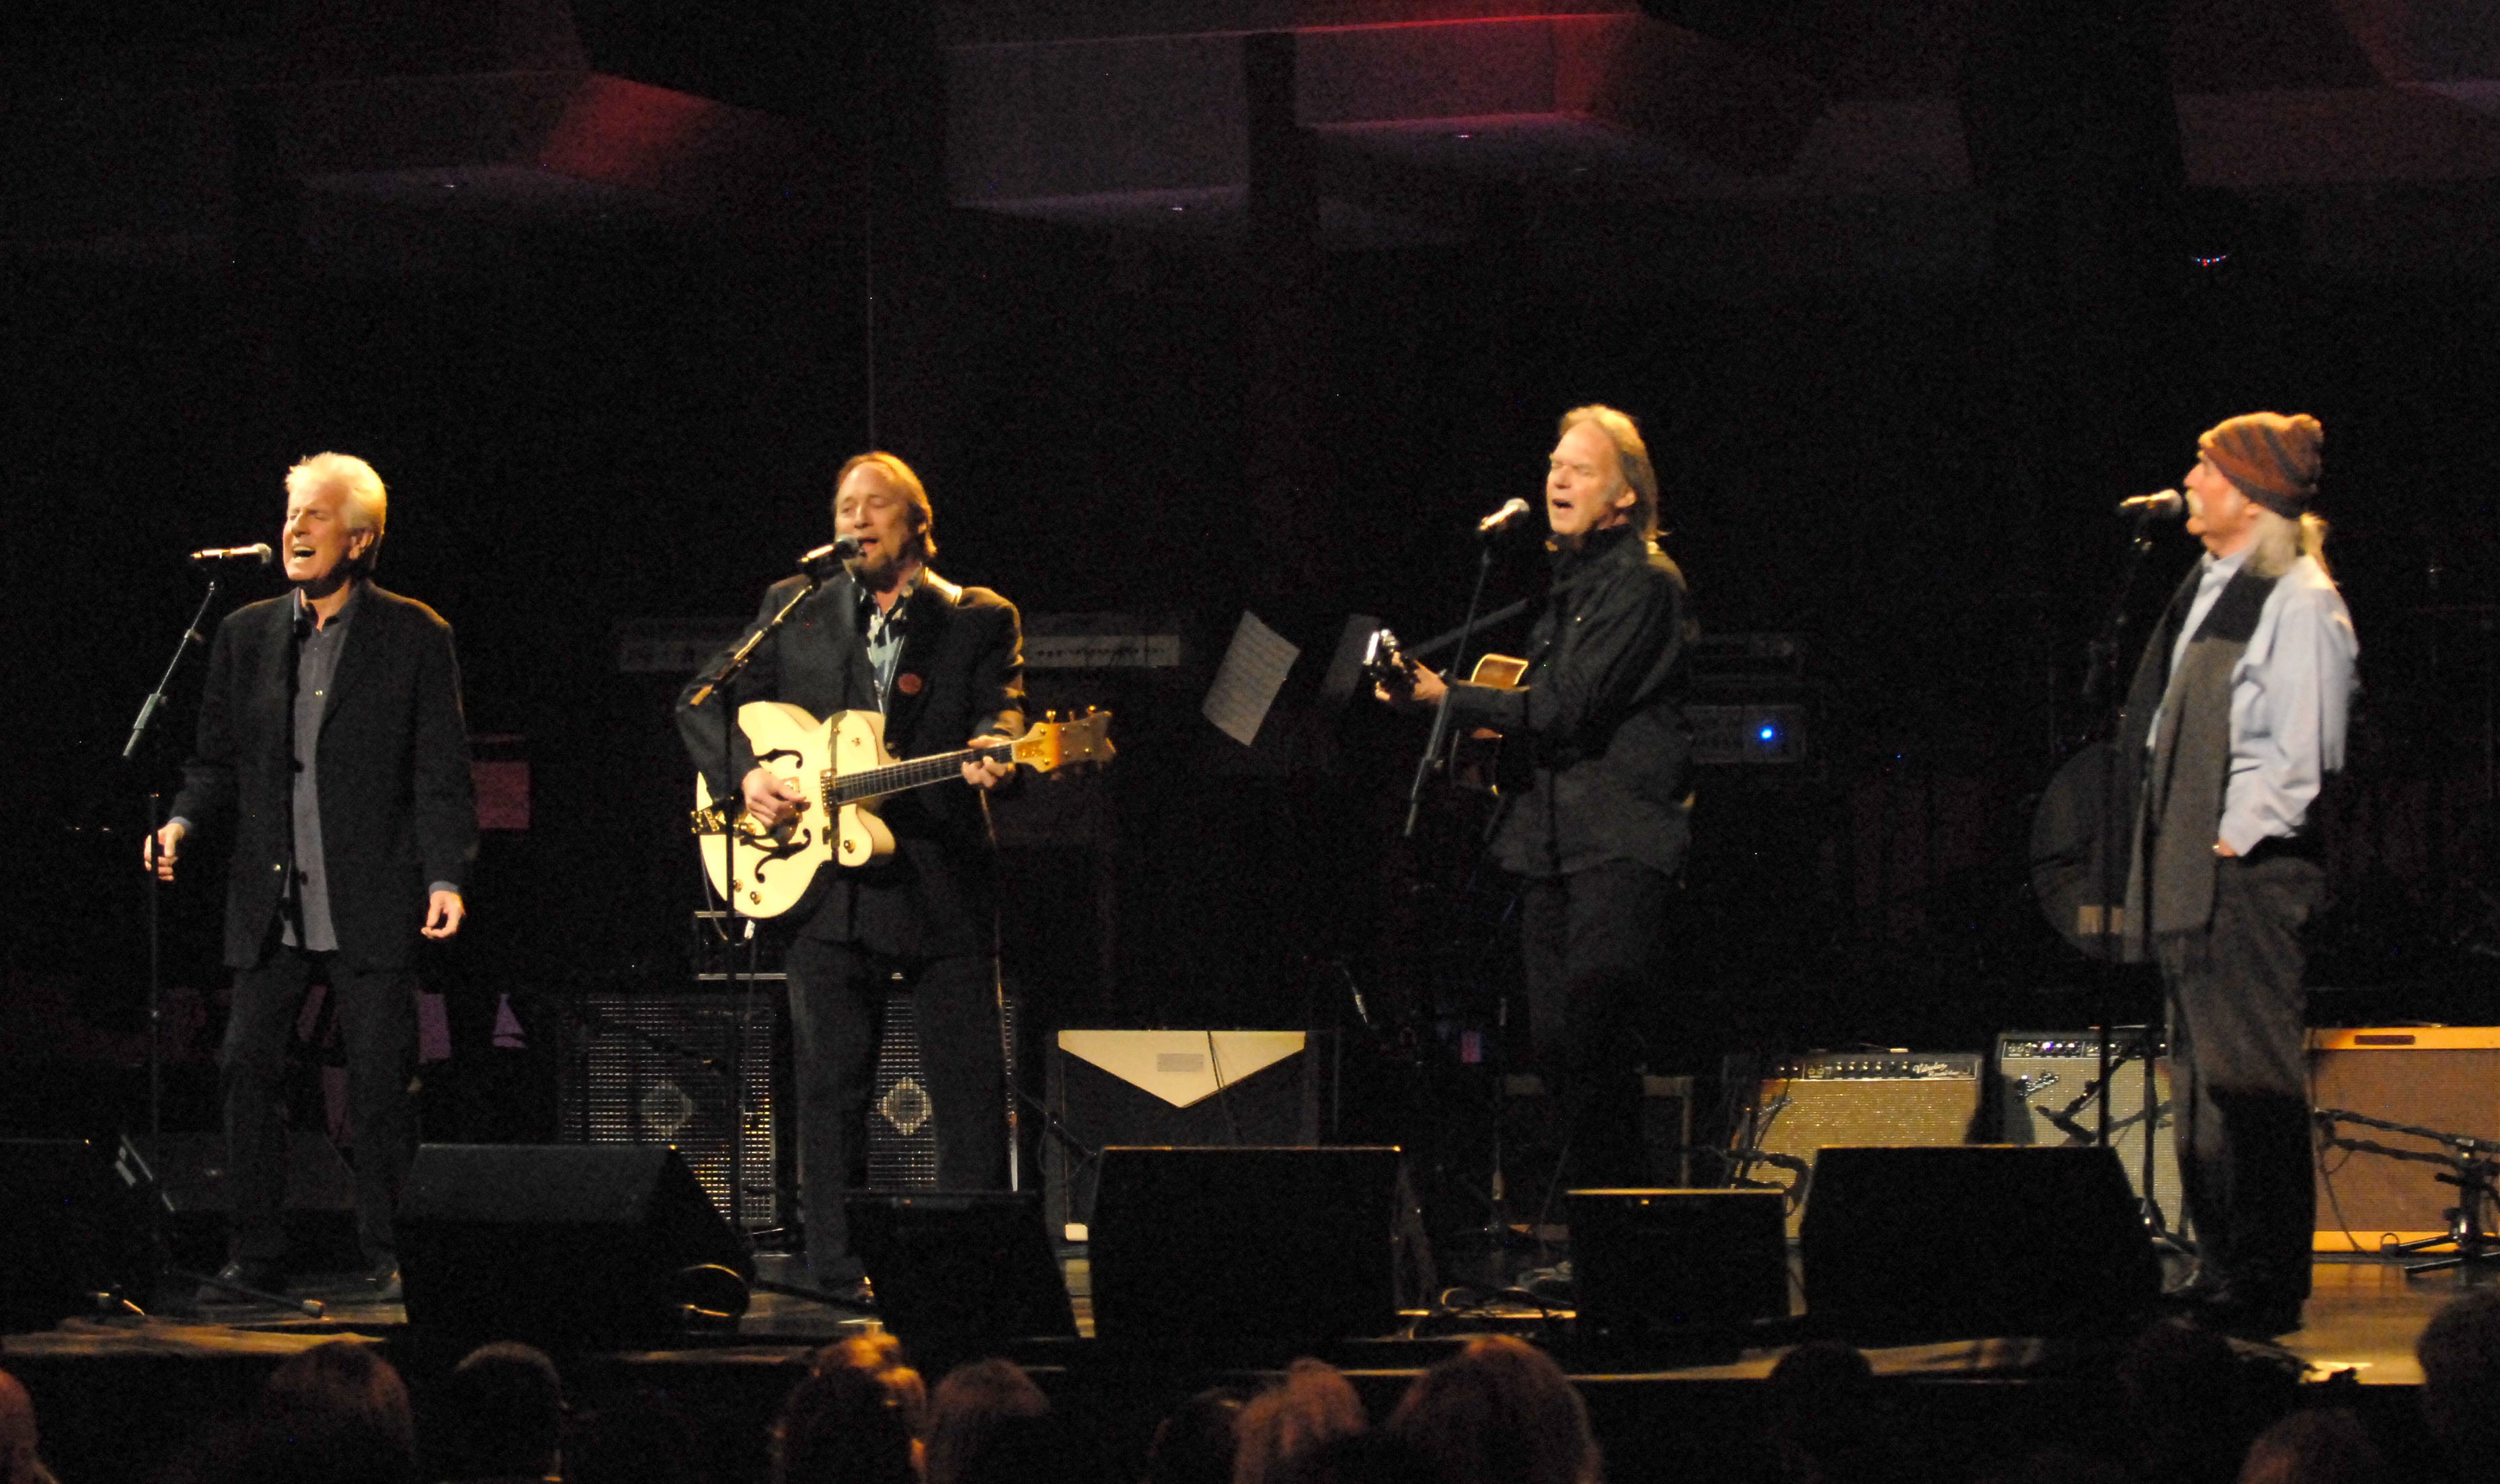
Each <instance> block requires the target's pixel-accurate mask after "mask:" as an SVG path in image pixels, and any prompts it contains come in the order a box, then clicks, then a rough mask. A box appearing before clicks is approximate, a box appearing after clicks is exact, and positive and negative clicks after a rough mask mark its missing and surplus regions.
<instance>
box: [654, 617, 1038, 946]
mask: <svg viewBox="0 0 2500 1484" xmlns="http://www.w3.org/2000/svg"><path fill="white" fill-rule="evenodd" d="M804 580H805V579H804V578H800V577H786V578H784V579H782V580H781V581H779V582H776V583H774V584H773V586H772V587H771V588H770V589H768V590H767V591H766V592H765V594H764V602H763V604H762V605H761V606H760V607H759V608H758V609H757V610H756V614H755V621H754V622H753V623H752V624H749V625H748V626H747V630H746V632H747V634H752V633H754V632H755V631H756V630H757V629H760V628H762V627H763V626H764V625H765V624H766V623H768V622H770V621H771V619H772V617H773V614H775V613H777V612H779V611H780V610H781V606H782V605H783V604H785V603H787V602H789V601H790V599H791V597H792V596H793V595H794V594H796V593H797V592H798V591H799V588H800V586H801V584H802V583H803V581H804ZM860 602H861V590H860V586H859V584H858V583H857V582H855V581H853V580H852V579H851V577H849V575H848V574H844V575H842V576H839V577H835V578H834V579H833V580H831V581H829V582H827V583H826V584H825V585H824V586H822V587H820V588H818V589H817V590H816V593H815V595H814V596H813V597H810V598H809V599H807V601H806V602H805V603H803V604H801V605H800V606H799V609H798V610H797V611H796V612H794V613H792V614H791V615H790V620H789V622H787V623H786V624H784V625H783V626H782V628H781V632H780V633H779V634H777V635H775V636H773V638H772V639H771V640H768V641H766V642H765V643H764V644H763V645H762V646H761V647H759V648H758V649H757V650H756V651H755V658H754V660H753V661H752V662H751V663H750V664H749V665H748V667H747V669H746V673H745V674H744V675H742V676H740V677H739V680H738V682H737V686H736V694H735V695H734V696H731V695H726V694H724V695H719V696H715V697H713V698H712V699H711V700H710V701H708V702H707V703H705V705H704V706H703V707H702V708H700V709H697V708H695V707H693V706H692V705H690V704H689V703H690V702H691V700H692V698H693V695H694V692H695V691H696V690H697V689H698V688H700V685H701V681H700V680H697V681H690V682H688V684H687V685H686V687H685V689H684V690H683V691H681V692H679V693H678V696H677V708H676V709H677V730H678V733H679V734H680V735H681V736H682V737H683V738H684V739H685V743H686V752H687V754H688V756H690V757H692V758H693V760H694V764H695V767H696V769H697V770H699V771H700V772H701V773H702V774H703V775H705V777H706V778H707V779H708V780H709V782H710V785H711V791H712V797H713V798H715V799H731V798H735V797H737V793H738V784H739V781H740V780H741V779H743V778H744V777H745V776H746V775H747V773H748V772H749V771H750V770H752V769H753V768H754V767H755V754H754V752H753V750H752V749H751V748H749V747H748V746H747V743H746V736H745V734H744V733H742V732H740V731H738V730H737V729H736V728H734V727H733V728H730V729H729V733H730V737H729V745H730V752H729V768H730V772H729V773H728V774H727V775H723V774H722V772H721V757H722V752H721V742H722V738H721V730H722V727H723V725H724V724H725V718H726V716H727V715H728V713H729V710H730V709H731V708H730V706H729V705H728V703H730V702H732V701H735V702H736V703H738V704H740V705H742V704H744V703H746V702H749V701H783V702H787V703H789V704H790V705H792V706H796V707H799V708H800V709H804V710H806V712H807V713H808V714H809V715H811V716H816V717H820V718H821V717H827V716H831V715H832V714H833V713H834V712H836V711H844V710H874V709H876V680H875V676H874V674H873V673H872V671H871V669H870V667H869V660H868V643H867V641H866V640H865V639H864V638H863V637H862V635H861V633H860V626H859V606H860ZM744 642H745V636H744V635H741V636H740V643H744ZM733 647H735V646H733ZM728 653H729V651H728V650H724V651H722V652H721V653H720V654H719V655H715V656H714V657H713V659H712V661H711V663H710V664H707V665H706V666H705V667H704V674H706V675H709V674H711V673H712V672H713V671H715V670H716V669H718V668H719V665H720V662H721V661H722V660H723V659H726V658H727V657H728ZM993 732H995V733H999V734H1001V735H1003V736H1007V737H1017V736H1021V735H1022V734H1023V732H1024V639H1023V631H1022V628H1021V626H1020V625H1019V623H1018V621H1017V618H1016V610H1015V605H1013V604H1011V603H1009V602H1007V600H1006V599H1004V598H1002V597H1000V596H999V595H998V594H997V593H994V592H992V591H990V590H989V589H987V588H984V587H958V586H956V585H955V584H954V583H952V582H949V581H947V580H946V579H944V578H943V577H938V575H937V574H936V573H934V572H923V573H922V574H921V576H920V586H919V589H918V591H916V592H915V593H914V594H913V595H912V598H911V610H910V613H909V617H908V627H907V629H906V632H905V639H904V643H903V657H902V660H901V662H900V663H899V664H898V665H897V666H896V668H895V683H894V696H893V705H892V707H891V708H890V709H888V710H887V712H886V718H885V744H886V749H887V750H888V751H890V752H892V753H893V754H894V756H895V757H896V758H897V759H906V758H914V757H926V756H928V755H930V754H932V753H937V752H951V751H954V750H956V749H957V748H960V747H962V746H963V745H964V744H965V742H969V741H970V740H971V739H972V738H975V737H980V736H985V735H987V734H989V733H993ZM878 812H879V815H880V817H882V818H883V819H884V820H885V822H886V824H887V826H888V827H889V828H891V829H892V830H893V831H894V839H895V849H894V854H893V856H892V857H891V858H889V859H888V860H885V861H882V862H879V863H878V864H876V865H874V866H872V867H866V868H863V869H859V870H848V871H846V870H844V869H842V868H841V867H839V866H828V867H826V868H825V869H824V870H823V871H821V872H819V873H818V874H817V879H816V885H815V888H814V890H813V892H812V894H811V899H810V900H809V901H807V902H804V903H802V904H801V905H800V907H799V908H798V909H797V910H796V911H795V912H793V913H792V914H791V916H792V917H793V918H794V919H796V923H797V927H798V930H799V931H800V932H801V933H803V934H805V935H806V936H807V937H810V938H820V939H826V940H832V941H836V942H852V943H857V944H859V945H860V946H861V947H863V948H867V949H869V950H871V951H872V952H878V953H891V954H896V955H899V956H904V957H924V958H936V957H940V956H944V955H949V954H960V953H987V952H989V951H990V947H991V940H992V934H991V928H992V917H991V912H992V907H993V904H994V903H995V901H996V891H997V862H996V851H995V850H994V849H993V847H992V845H991V842H990V835H989V822H988V819H987V816H986V815H985V814H984V812H983V810H982V807H981V794H980V791H979V790H977V789H974V788H972V787H970V786H969V785H967V784H965V783H962V782H959V781H952V780H950V781H945V782H939V783H933V784H930V785H929V786H927V787H925V788H917V789H913V790H912V791H911V792H909V793H905V794H898V795H896V796H894V797H893V798H891V799H888V800H886V801H885V803H884V804H883V805H882V806H881V807H880V808H879V810H878Z"/></svg>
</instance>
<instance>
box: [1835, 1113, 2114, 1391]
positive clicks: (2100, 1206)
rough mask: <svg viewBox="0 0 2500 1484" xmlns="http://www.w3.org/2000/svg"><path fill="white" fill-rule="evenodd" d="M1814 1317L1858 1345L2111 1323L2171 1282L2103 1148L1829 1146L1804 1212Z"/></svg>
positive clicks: (2084, 1329) (2108, 1326) (2086, 1328)
mask: <svg viewBox="0 0 2500 1484" xmlns="http://www.w3.org/2000/svg"><path fill="white" fill-rule="evenodd" d="M1804 1259H1805V1295H1806V1315H1807V1318H1808V1319H1809V1320H1811V1321H1812V1322H1813V1324H1814V1327H1815V1329H1816V1330H1817V1331H1818V1332H1819V1333H1822V1334H1825V1335H1830V1336H1841V1337H1845V1338H1848V1339H1851V1340H1855V1341H1858V1342H1859V1343H1868V1342H1888V1341H1891V1342H1907V1341H1913V1340H1924V1339H1957V1338H1970V1337H1977V1336H2002V1335H2025V1336H2030V1335H2044V1336H2045V1335H2073V1334H2082V1333H2090V1332H2112V1331H2118V1330H2122V1329H2124V1328H2126V1327H2128V1326H2131V1325H2132V1324H2134V1323H2135V1322H2136V1321H2137V1320H2138V1319H2140V1318H2141V1317H2142V1315H2143V1314H2144V1313H2145V1311H2146V1310H2147V1309H2148V1308H2149V1307H2150V1306H2151V1305H2152V1303H2153V1302H2154V1300H2155V1297H2156V1296H2157V1295H2158V1294H2159V1292H2160V1286H2161V1280H2160V1270H2159V1268H2158V1265H2157V1263H2156V1261H2155V1257H2154V1252H2153V1241H2152V1238H2151V1237H2150V1236H2149V1235H2148V1234H2147V1232H2146V1230H2145V1226H2144V1221H2143V1218H2142V1217H2141V1216H2140V1215H2139V1214H2138V1213H2137V1209H2136V1203H2135V1194H2134V1192H2133V1191H2131V1190H2129V1189H2128V1188H2127V1183H2126V1171H2124V1170H2122V1169H2121V1168H2120V1166H2119V1161H2118V1155H2117V1153H2116V1152H2115V1151H2113V1150H2110V1149H2106V1148H2095V1147H2089V1146H2077V1147H2073V1148H2045V1149H2043V1148H2021V1147H2017V1146H2013V1145H2007V1144H1972V1145H1965V1146H1962V1147H1959V1148H1955V1147H1937V1148H1916V1147H1900V1148H1876V1147H1856V1148H1851V1147H1839V1148H1826V1149H1825V1150H1824V1151H1823V1152H1822V1154H1821V1156H1820V1157H1819V1158H1818V1159H1817V1160H1816V1162H1815V1173H1814V1196H1813V1199H1812V1200H1810V1201H1809V1202H1808V1203H1807V1204H1806V1211H1805V1237H1804Z"/></svg>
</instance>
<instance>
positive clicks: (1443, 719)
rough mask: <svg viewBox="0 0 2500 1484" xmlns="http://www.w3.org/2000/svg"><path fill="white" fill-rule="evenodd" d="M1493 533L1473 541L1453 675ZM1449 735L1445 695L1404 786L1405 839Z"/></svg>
mask: <svg viewBox="0 0 2500 1484" xmlns="http://www.w3.org/2000/svg"><path fill="white" fill-rule="evenodd" d="M1493 535H1494V533H1492V532H1490V531H1488V532H1485V533H1483V536H1482V539H1481V540H1479V541H1478V542H1477V543H1476V585H1475V590H1474V591H1472V592H1470V593H1468V594H1467V616H1466V618H1465V619H1464V621H1462V622H1461V623H1460V624H1459V627H1458V630H1457V636H1456V639H1455V640H1454V643H1455V644H1456V648H1455V649H1454V650H1453V651H1452V653H1451V655H1450V665H1449V669H1448V671H1447V672H1446V673H1447V674H1449V675H1452V676H1455V675H1457V674H1458V673H1459V667H1460V666H1462V665H1464V664H1465V663H1466V662H1467V642H1468V641H1469V640H1471V639H1473V638H1474V637H1475V630H1476V621H1477V620H1476V613H1477V612H1478V610H1481V609H1482V608H1483V607H1484V590H1485V578H1487V577H1491V576H1493ZM1449 738H1450V702H1449V698H1448V697H1447V696H1444V697H1442V698H1441V704H1440V705H1438V706H1436V707H1434V708H1432V735H1431V738H1430V739H1428V740H1427V741H1426V742H1425V743H1424V755H1423V756H1422V757H1420V758H1417V759H1416V760H1415V781H1414V782H1413V783H1411V784H1409V785H1407V788H1406V827H1405V829H1404V830H1402V831H1401V832H1399V833H1400V834H1402V835H1403V836H1404V838H1406V839H1408V840H1413V839H1414V838H1415V823H1416V820H1417V819H1418V818H1419V817H1420V816H1421V815H1422V814H1423V811H1424V790H1425V788H1426V787H1427V786H1428V785H1429V784H1431V781H1432V771H1433V769H1434V768H1435V767H1437V766H1438V765H1439V763H1440V760H1441V748H1442V747H1443V746H1444V745H1446V744H1447V743H1448V742H1449Z"/></svg>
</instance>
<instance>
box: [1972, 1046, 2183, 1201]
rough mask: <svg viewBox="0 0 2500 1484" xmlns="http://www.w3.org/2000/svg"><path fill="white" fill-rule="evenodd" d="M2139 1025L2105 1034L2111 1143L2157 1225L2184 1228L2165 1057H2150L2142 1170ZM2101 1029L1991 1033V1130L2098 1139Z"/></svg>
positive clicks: (2158, 1051) (2055, 1141) (2052, 1138)
mask: <svg viewBox="0 0 2500 1484" xmlns="http://www.w3.org/2000/svg"><path fill="white" fill-rule="evenodd" d="M2144 1034H2145V1032H2144V1027H2142V1026H2120V1027H2118V1028H2117V1030H2116V1031H2115V1032H2113V1033H2112V1035H2111V1038H2110V1055H2111V1057H2112V1058H2113V1059H2114V1072H2113V1080H2114V1081H2115V1082H2116V1084H2117V1092H2116V1094H2115V1095H2114V1096H2113V1097H2112V1098H2111V1099H2110V1108H2109V1111H2110V1126H2109V1132H2110V1147H2111V1148H2113V1149H2116V1150H2117V1151H2118V1162H2119V1164H2120V1166H2121V1167H2122V1168H2123V1169H2124V1170H2125V1171H2126V1183H2127V1185H2128V1186H2129V1187H2130V1188H2132V1189H2133V1190H2134V1191H2135V1195H2136V1199H2137V1200H2139V1201H2143V1200H2150V1201H2152V1202H2153V1204H2155V1206H2157V1207H2158V1208H2159V1209H2160V1211H2161V1215H2162V1221H2163V1229H2164V1230H2166V1231H2169V1232H2173V1233H2185V1232H2186V1231H2187V1202H2186V1201H2185V1200H2184V1199H2183V1198H2184V1196H2185V1193H2186V1187H2185V1186H2183V1185H2181V1184H2180V1182H2179V1139H2178V1129H2177V1123H2178V1119H2177V1115H2176V1114H2175V1113H2173V1111H2172V1109H2171V1100H2170V1058H2169V1057H2168V1056H2167V1055H2165V1054H2162V1048H2160V1047H2159V1046H2155V1056H2154V1061H2153V1069H2152V1077H2153V1091H2154V1099H2153V1127H2152V1130H2151V1136H2152V1140H2153V1180H2152V1183H2151V1184H2150V1185H2147V1184H2146V1182H2145V1178H2144V1147H2145V1138H2146V1133H2147V1130H2146V1128H2145V1117H2144V1103H2145V1098H2144V1091H2145V1087H2144V1083H2145V1075H2146V1072H2145V1064H2144V1060H2143V1046H2144ZM2100 1045H2101V1043H2100V1032H2099V1031H2098V1030H2096V1029H2087V1030H2082V1031H2008V1032H2006V1033H2005V1034H2004V1035H2002V1036H1999V1037H1998V1038H1997V1039H1996V1112H1997V1138H1998V1141H1999V1142H2002V1143H2009V1144H2032V1145H2044V1146H2052V1147H2064V1146H2067V1145H2074V1144H2090V1143H2095V1142H2097V1141H2098V1137H2099V1131H2100V1105H2099V1103H2098V1099H2097V1095H2096V1094H2095V1092H2094V1091H2093V1089H2092V1080H2093V1079H2094V1078H2095V1077H2097V1076H2099V1075H2100V1057H2101V1051H2100Z"/></svg>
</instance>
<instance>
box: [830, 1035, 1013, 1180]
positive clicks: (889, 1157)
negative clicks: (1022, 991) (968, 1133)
mask: <svg viewBox="0 0 2500 1484" xmlns="http://www.w3.org/2000/svg"><path fill="white" fill-rule="evenodd" d="M1020 1006H1021V1002H1020V1001H1019V1000H1018V999H1017V997H1015V996H1012V995H1010V996H1009V997H1008V998H1007V1001H1006V1027H1005V1033H1004V1034H1005V1042H1006V1045H1005V1050H1006V1056H1007V1072H1008V1075H1009V1077H1010V1078H1012V1077H1013V1075H1014V1073H1015V1071H1016V1068H1015V1062H1016V1060H1017V1051H1016V1048H1017V1046H1018V1045H1019V1044H1020V1042H1019V1040H1018V1029H1019V1025H1020V1023H1021V1021H1022V1019H1023V1016H1022V1014H1021V1010H1020ZM924 1065H925V1064H924V1063H923V1061H922V1060H921V1051H920V1020H919V1012H918V1008H917V1004H916V1002H915V1001H914V1000H913V998H912V995H911V992H910V991H909V990H903V989H898V990H894V991H891V992H889V993H888V994H887V995H886V997H885V1016H884V1019H883V1021H882V1022H881V1023H880V1026H879V1030H878V1033H877V1043H876V1084H875V1088H874V1092H873V1094H872V1097H871V1098H870V1100H869V1105H868V1188H869V1189H871V1190H879V1191H914V1190H935V1189H937V1188H938V1127H937V1124H936V1123H935V1122H934V1121H933V1117H934V1115H935V1113H936V1112H937V1105H935V1104H934V1103H932V1102H931V1101H930V1098H929V1085H928V1081H927V1073H926V1072H923V1070H922V1068H923V1067H924ZM1008 1085H1009V1086H1013V1085H1015V1084H1014V1083H1013V1081H1012V1080H1011V1081H1010V1082H1009V1084H1008ZM999 1116H1000V1117H1001V1118H1002V1119H1003V1118H1004V1117H1005V1116H1006V1112H1005V1109H1004V1108H1002V1109H1000V1112H999Z"/></svg>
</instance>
